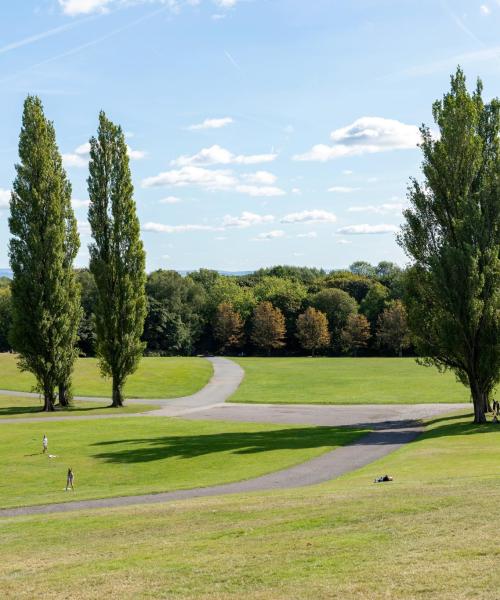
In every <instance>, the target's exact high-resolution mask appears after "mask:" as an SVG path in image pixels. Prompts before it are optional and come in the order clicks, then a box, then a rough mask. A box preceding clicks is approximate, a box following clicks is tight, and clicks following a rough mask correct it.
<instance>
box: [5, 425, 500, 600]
mask: <svg viewBox="0 0 500 600" xmlns="http://www.w3.org/2000/svg"><path fill="white" fill-rule="evenodd" d="M499 452H500V435H499V430H498V428H495V426H494V425H489V426H485V427H481V428H478V427H476V426H474V425H471V424H470V416H468V417H467V418H466V419H465V420H464V419H461V418H450V419H444V418H441V419H436V420H435V421H434V422H432V423H431V425H430V428H429V431H428V433H427V434H426V435H425V436H424V437H422V438H420V439H419V440H418V441H416V442H414V443H412V444H410V445H408V446H406V447H404V448H403V449H401V450H399V451H398V452H396V453H394V454H392V455H390V456H388V457H386V458H384V459H382V460H381V461H379V462H377V463H373V464H372V465H369V466H367V467H365V468H363V469H361V470H359V471H357V472H355V473H353V474H350V475H347V476H344V477H342V478H340V479H338V480H336V481H334V482H330V483H328V484H323V485H321V486H317V487H314V488H305V489H299V490H290V491H286V492H275V493H272V494H253V495H250V496H245V497H225V498H224V497H222V498H206V499H197V500H191V501H183V502H175V503H170V504H165V505H155V506H140V507H132V508H121V509H113V510H99V511H92V512H87V513H84V512H81V513H75V514H70V515H63V514H59V515H43V516H38V517H36V516H33V517H22V518H15V519H10V520H4V521H2V522H1V523H0V564H1V565H2V566H1V567H0V588H1V589H2V590H3V595H4V597H6V598H15V599H16V600H17V599H19V598H20V599H24V598H26V599H28V598H33V597H43V598H51V599H55V598H58V599H59V598H60V599H62V598H67V597H68V596H69V597H71V598H77V599H80V598H81V599H86V600H87V599H100V598H103V597H112V598H116V597H120V598H123V599H125V600H132V599H134V600H135V599H137V598H162V599H166V598H183V599H190V600H194V599H196V600H198V599H201V600H205V599H207V600H208V599H210V600H215V599H217V600H239V599H241V598H245V599H249V600H309V599H310V600H313V599H314V600H316V599H320V600H323V599H324V600H330V599H339V600H340V599H342V600H344V599H347V600H351V599H352V600H354V599H355V600H382V599H384V600H387V599H390V600H401V599H411V600H413V599H415V598H424V599H429V600H435V599H438V598H439V600H470V599H472V598H474V599H482V600H485V599H488V600H496V599H497V598H498V590H499V589H500V571H499V569H498V564H499V563H498V561H499V558H500V547H499V545H498V524H497V518H496V510H497V504H498V490H499V484H500V479H499V472H498V454H499ZM385 472H388V473H390V474H392V475H393V476H394V482H392V483H387V484H374V483H373V478H374V477H375V476H376V475H379V474H384V473H385Z"/></svg>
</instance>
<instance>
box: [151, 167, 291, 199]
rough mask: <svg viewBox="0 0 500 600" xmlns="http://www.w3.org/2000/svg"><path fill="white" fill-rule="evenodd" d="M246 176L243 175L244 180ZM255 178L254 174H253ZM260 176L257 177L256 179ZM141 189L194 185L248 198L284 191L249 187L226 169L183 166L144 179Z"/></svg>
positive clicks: (273, 188)
mask: <svg viewBox="0 0 500 600" xmlns="http://www.w3.org/2000/svg"><path fill="white" fill-rule="evenodd" d="M245 177H246V176H245V175H243V176H242V178H243V179H244V178H245ZM253 177H255V174H253ZM259 177H260V178H261V179H262V176H257V178H259ZM142 185H143V187H146V188H147V187H158V186H177V187H182V186H187V185H196V186H199V187H202V188H203V189H206V190H211V191H213V190H222V191H234V192H238V193H240V194H246V195H248V196H254V197H262V196H267V197H271V196H283V195H284V194H285V191H284V190H282V189H281V188H279V187H276V186H267V185H266V186H259V185H250V184H248V183H244V182H242V180H241V178H240V177H238V176H237V175H235V174H234V173H233V171H231V170H227V169H205V168H202V167H196V166H192V165H189V166H184V167H182V168H181V169H172V170H171V171H165V172H163V173H160V174H159V175H156V176H154V177H146V179H144V180H143V181H142Z"/></svg>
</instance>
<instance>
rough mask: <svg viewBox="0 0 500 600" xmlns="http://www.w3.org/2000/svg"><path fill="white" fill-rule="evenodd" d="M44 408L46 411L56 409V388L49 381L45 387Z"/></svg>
mask: <svg viewBox="0 0 500 600" xmlns="http://www.w3.org/2000/svg"><path fill="white" fill-rule="evenodd" d="M43 410H44V412H53V411H54V388H53V387H52V385H50V384H48V383H46V384H45V385H44V388H43Z"/></svg>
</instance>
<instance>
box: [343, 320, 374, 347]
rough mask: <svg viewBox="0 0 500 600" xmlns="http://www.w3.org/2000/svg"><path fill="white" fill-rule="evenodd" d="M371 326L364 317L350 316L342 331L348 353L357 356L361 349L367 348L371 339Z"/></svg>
mask: <svg viewBox="0 0 500 600" xmlns="http://www.w3.org/2000/svg"><path fill="white" fill-rule="evenodd" d="M370 336H371V334H370V324H369V323H368V319H367V318H366V317H365V316H364V315H349V316H348V317H347V322H346V324H345V327H344V329H342V332H341V337H342V343H343V344H344V347H345V349H346V350H347V351H351V352H352V353H353V354H354V356H357V353H358V350H359V349H360V348H366V346H367V345H368V341H369V339H370Z"/></svg>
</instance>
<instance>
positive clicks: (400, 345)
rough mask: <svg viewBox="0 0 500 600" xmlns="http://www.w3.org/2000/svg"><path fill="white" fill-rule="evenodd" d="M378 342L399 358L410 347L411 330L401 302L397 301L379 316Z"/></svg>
mask: <svg viewBox="0 0 500 600" xmlns="http://www.w3.org/2000/svg"><path fill="white" fill-rule="evenodd" d="M377 342H378V344H379V346H385V347H386V348H389V349H390V350H392V351H393V352H395V353H396V354H397V355H398V356H402V355H403V350H404V349H405V348H408V347H409V345H410V330H409V328H408V322H407V319H406V310H405V307H404V306H403V303H402V302H401V300H395V301H394V302H393V303H392V304H391V305H390V306H388V307H387V308H386V309H385V310H384V312H383V313H382V314H381V315H380V316H379V318H378V322H377Z"/></svg>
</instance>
